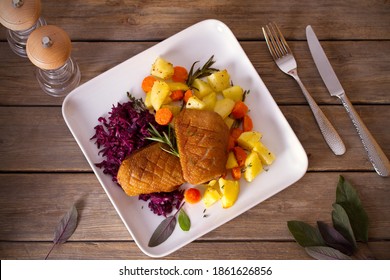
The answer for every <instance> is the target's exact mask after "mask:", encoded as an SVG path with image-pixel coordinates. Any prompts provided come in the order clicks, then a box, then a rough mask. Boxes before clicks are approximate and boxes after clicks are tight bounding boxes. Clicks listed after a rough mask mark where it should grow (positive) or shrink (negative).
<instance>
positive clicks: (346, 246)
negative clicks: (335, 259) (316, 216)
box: [317, 221, 354, 256]
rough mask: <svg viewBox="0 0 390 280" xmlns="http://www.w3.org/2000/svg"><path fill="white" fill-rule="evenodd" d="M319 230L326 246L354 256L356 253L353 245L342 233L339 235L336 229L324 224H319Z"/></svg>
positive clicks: (319, 222)
mask: <svg viewBox="0 0 390 280" xmlns="http://www.w3.org/2000/svg"><path fill="white" fill-rule="evenodd" d="M317 226H318V229H319V231H320V233H321V236H322V238H323V239H324V240H325V243H326V245H328V246H330V247H332V248H334V249H336V250H339V251H340V252H342V253H344V254H346V255H349V256H350V255H352V253H353V252H354V246H353V244H351V243H350V242H349V241H348V240H347V239H346V238H345V237H344V236H343V235H342V234H341V233H339V232H338V231H337V230H336V229H335V228H334V227H332V226H329V225H327V224H326V223H324V222H321V221H318V222H317Z"/></svg>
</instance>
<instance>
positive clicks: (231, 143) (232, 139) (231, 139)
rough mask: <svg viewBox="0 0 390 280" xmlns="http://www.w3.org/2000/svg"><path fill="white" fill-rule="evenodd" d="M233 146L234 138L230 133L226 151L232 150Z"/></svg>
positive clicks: (234, 144) (234, 143)
mask: <svg viewBox="0 0 390 280" xmlns="http://www.w3.org/2000/svg"><path fill="white" fill-rule="evenodd" d="M234 146H236V139H234V137H233V136H232V135H229V140H228V147H227V150H228V151H231V150H233V148H234Z"/></svg>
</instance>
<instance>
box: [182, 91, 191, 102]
mask: <svg viewBox="0 0 390 280" xmlns="http://www.w3.org/2000/svg"><path fill="white" fill-rule="evenodd" d="M191 96H193V93H192V90H190V89H189V90H187V91H186V92H185V93H184V98H183V100H184V102H185V103H187V101H188V99H190V97H191Z"/></svg>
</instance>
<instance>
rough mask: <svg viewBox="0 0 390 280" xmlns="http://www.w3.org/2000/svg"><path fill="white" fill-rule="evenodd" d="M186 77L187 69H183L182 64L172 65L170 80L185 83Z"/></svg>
mask: <svg viewBox="0 0 390 280" xmlns="http://www.w3.org/2000/svg"><path fill="white" fill-rule="evenodd" d="M187 78H188V72H187V69H185V68H184V67H182V66H175V67H173V76H172V80H173V81H174V82H180V83H185V82H186V81H187Z"/></svg>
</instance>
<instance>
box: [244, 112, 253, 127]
mask: <svg viewBox="0 0 390 280" xmlns="http://www.w3.org/2000/svg"><path fill="white" fill-rule="evenodd" d="M242 129H243V130H244V131H251V130H253V121H252V118H251V117H249V116H248V115H245V116H244V119H243V121H242Z"/></svg>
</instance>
